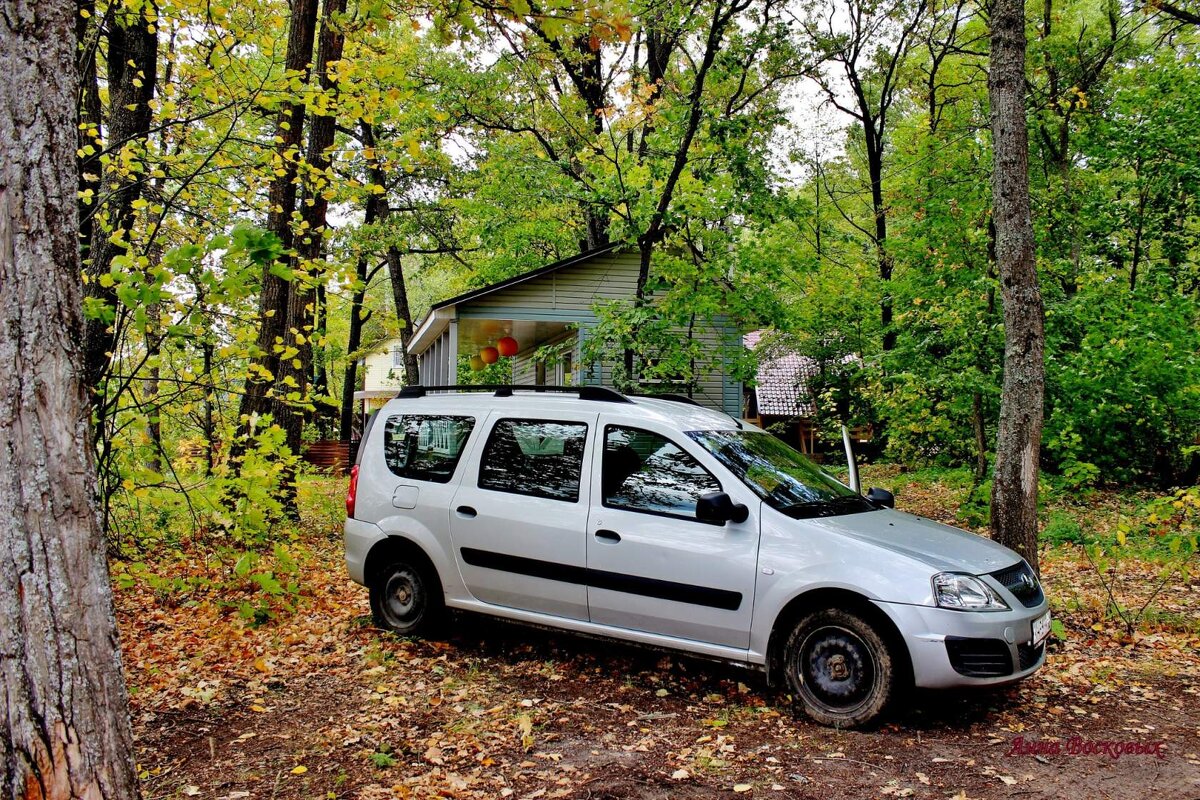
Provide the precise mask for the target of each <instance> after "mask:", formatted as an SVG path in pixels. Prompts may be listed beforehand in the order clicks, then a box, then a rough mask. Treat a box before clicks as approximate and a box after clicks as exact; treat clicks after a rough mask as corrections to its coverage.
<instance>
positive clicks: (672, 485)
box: [600, 425, 721, 519]
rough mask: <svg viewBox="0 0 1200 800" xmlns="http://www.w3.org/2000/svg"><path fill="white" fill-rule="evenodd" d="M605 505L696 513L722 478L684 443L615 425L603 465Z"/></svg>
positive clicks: (649, 511)
mask: <svg viewBox="0 0 1200 800" xmlns="http://www.w3.org/2000/svg"><path fill="white" fill-rule="evenodd" d="M600 475H601V481H600V482H601V492H602V494H603V498H604V505H606V506H608V507H610V508H622V509H625V510H627V511H640V512H643V513H647V514H663V515H666V516H671V517H682V518H684V519H695V518H696V501H697V500H699V499H700V497H701V495H705V494H710V493H712V492H719V491H721V483H720V481H718V480H717V479H716V478H714V477H713V475H712V473H710V472H709V471H708V470H706V469H705V468H704V467H702V466H701V465H700V462H698V461H696V459H694V458H692V457H691V456H690V455H688V454H687V453H686V452H684V450H683V449H681V448H680V447H679V446H678V445H676V444H675V443H674V442H672V441H671V440H670V439H667V438H666V437H663V436H660V435H658V434H657V433H651V432H650V431H644V430H640V429H638V428H626V427H622V426H618V425H609V426H608V427H606V428H605V429H604V462H603V467H602V469H601V473H600Z"/></svg>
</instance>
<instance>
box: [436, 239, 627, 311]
mask: <svg viewBox="0 0 1200 800" xmlns="http://www.w3.org/2000/svg"><path fill="white" fill-rule="evenodd" d="M621 246H622V245H621V243H617V244H608V245H605V246H603V247H597V248H594V249H592V250H585V251H584V252H582V253H579V254H578V255H573V256H570V257H568V258H564V259H562V260H560V261H555V262H554V263H553V264H547V265H546V266H544V267H538V268H537V269H535V270H531V271H529V272H523V273H521V274H520V275H514V276H513V277H511V278H506V279H505V280H502V281H499V282H497V283H493V284H490V285H488V286H483V287H480V288H478V289H472V290H471V291H469V292H465V293H463V294H460V295H458V296H457V297H451V298H450V299H449V300H443V301H441V302H440V303H434V304H433V305H432V306H431V307H430V311H431V312H433V311H436V310H438V309H439V308H448V307H449V306H455V305H458V304H459V303H466V302H469V301H471V300H475V299H477V298H480V297H483V296H484V295H488V294H491V293H492V292H498V291H500V290H501V289H507V288H508V287H510V286H515V285H517V284H518V283H524V282H525V281H528V280H532V279H533V278H540V277H542V276H543V275H549V274H550V273H551V272H556V271H558V270H560V269H565V268H567V267H570V266H574V265H575V264H580V263H582V262H584V261H588V260H590V259H593V258H595V257H596V256H602V255H604V254H605V253H611V252H613V251H614V250H619V249H620V248H621Z"/></svg>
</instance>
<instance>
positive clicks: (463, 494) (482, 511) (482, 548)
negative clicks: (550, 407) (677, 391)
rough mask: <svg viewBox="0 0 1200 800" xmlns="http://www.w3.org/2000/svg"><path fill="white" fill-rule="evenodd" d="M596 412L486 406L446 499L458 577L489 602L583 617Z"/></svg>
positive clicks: (474, 593)
mask: <svg viewBox="0 0 1200 800" xmlns="http://www.w3.org/2000/svg"><path fill="white" fill-rule="evenodd" d="M597 416H598V415H597V414H596V413H595V412H591V413H589V412H587V411H586V410H582V411H579V412H577V413H576V412H571V411H563V412H562V413H555V414H553V415H545V414H539V415H530V416H522V415H520V414H515V413H511V412H508V411H503V412H499V411H498V412H492V414H491V415H490V416H489V418H488V420H487V423H486V425H487V430H486V431H484V435H485V438H484V444H483V446H482V447H477V448H476V449H475V451H474V454H473V455H472V463H470V464H468V465H467V469H466V471H465V473H464V474H463V477H462V480H461V481H460V485H459V488H458V491H457V492H456V493H455V495H454V499H453V501H452V503H451V506H450V533H451V537H452V539H453V541H454V551H455V557H456V558H457V560H458V563H459V568H460V569H461V572H462V577H463V581H464V582H465V583H466V586H467V588H468V590H469V591H470V592H471V594H472V595H474V596H475V598H476V599H478V600H481V601H483V602H485V603H491V604H493V605H497V606H505V607H508V608H515V609H522V610H527V611H537V612H541V613H545V614H553V615H555V616H560V617H568V618H571V619H581V620H586V619H587V618H588V609H587V588H586V585H585V581H586V575H585V571H586V567H587V551H586V547H585V544H584V532H585V529H586V527H587V519H588V508H589V502H590V496H589V491H590V486H591V468H590V467H591V463H592V461H593V459H592V448H593V443H592V439H593V436H592V434H593V432H594V429H595V425H596V418H597Z"/></svg>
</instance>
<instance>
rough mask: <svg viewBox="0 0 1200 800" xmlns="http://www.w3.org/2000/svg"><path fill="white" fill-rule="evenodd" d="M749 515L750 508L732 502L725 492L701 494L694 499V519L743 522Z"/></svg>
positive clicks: (721, 523) (720, 522)
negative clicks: (698, 497) (697, 498)
mask: <svg viewBox="0 0 1200 800" xmlns="http://www.w3.org/2000/svg"><path fill="white" fill-rule="evenodd" d="M749 516H750V509H748V508H746V506H745V504H743V503H735V502H733V499H732V498H731V497H730V496H729V495H727V494H725V492H712V493H711V494H703V495H700V499H699V500H697V501H696V519H698V520H700V521H701V522H714V523H717V524H718V525H724V524H725V523H726V522H745V521H746V518H747V517H749Z"/></svg>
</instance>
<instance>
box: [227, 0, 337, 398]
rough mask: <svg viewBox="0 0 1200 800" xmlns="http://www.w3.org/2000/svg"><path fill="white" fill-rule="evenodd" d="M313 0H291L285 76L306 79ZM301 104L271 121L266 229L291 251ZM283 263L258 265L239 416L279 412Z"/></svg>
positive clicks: (295, 101)
mask: <svg viewBox="0 0 1200 800" xmlns="http://www.w3.org/2000/svg"><path fill="white" fill-rule="evenodd" d="M317 8H318V0H295V2H293V3H292V4H291V14H290V17H289V20H288V42H287V54H286V56H285V57H284V69H285V71H286V76H287V77H288V78H289V79H293V80H295V79H298V80H300V81H302V82H303V81H306V80H307V78H308V71H309V62H310V61H311V60H312V57H313V40H314V39H315V37H316V25H317ZM304 118H305V106H304V102H303V100H302V99H300V98H298V97H292V98H291V99H289V100H288V102H287V103H285V104H284V106H283V108H282V109H281V110H280V112H279V119H278V121H277V122H276V125H275V141H276V149H275V177H274V179H273V180H272V181H271V188H270V197H269V202H270V211H269V213H268V216H267V229H268V230H269V231H271V232H272V233H274V234H275V235H276V236H277V237H278V238H279V241H280V242H281V243H282V245H283V252H284V253H287V252H290V251H291V249H292V243H293V238H294V237H293V234H292V214H293V213H294V212H295V210H296V184H297V181H296V174H297V171H298V169H299V167H298V164H299V163H300V161H301V158H302V153H301V144H302V143H303V142H304ZM286 274H287V273H286V267H285V266H281V265H279V264H270V265H268V266H266V267H264V268H263V275H262V287H261V290H260V294H259V301H258V304H259V320H260V327H259V332H258V344H257V348H256V349H257V352H256V357H255V361H254V367H256V369H254V370H253V371H252V372H251V374H250V375H249V376H248V379H247V381H246V390H245V393H244V394H243V395H242V400H241V404H240V410H239V413H240V416H242V417H247V416H251V415H256V414H257V415H262V414H267V413H272V412H278V411H279V407H280V405H281V404H280V403H278V402H275V401H273V400H272V398H271V396H270V395H269V394H268V390H269V389H270V387H271V384H272V383H273V382H274V380H275V378H276V377H277V376H278V375H279V363H280V359H279V354H280V353H281V352H283V351H284V339H285V334H286V333H287V322H288V299H289V296H290V291H289V284H288V281H287V280H286V277H285V276H286Z"/></svg>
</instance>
